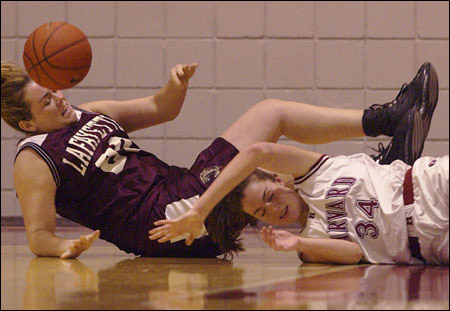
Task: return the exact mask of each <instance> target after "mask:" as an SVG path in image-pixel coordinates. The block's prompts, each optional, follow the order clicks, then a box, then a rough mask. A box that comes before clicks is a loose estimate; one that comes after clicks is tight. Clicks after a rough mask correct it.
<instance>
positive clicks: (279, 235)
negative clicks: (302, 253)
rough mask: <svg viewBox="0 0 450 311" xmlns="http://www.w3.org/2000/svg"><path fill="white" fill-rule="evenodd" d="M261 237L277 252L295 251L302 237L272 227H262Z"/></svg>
mask: <svg viewBox="0 0 450 311" xmlns="http://www.w3.org/2000/svg"><path fill="white" fill-rule="evenodd" d="M259 235H260V237H261V239H262V240H263V241H264V242H265V243H266V244H267V245H269V246H270V247H271V248H273V249H274V250H276V251H282V252H289V251H295V250H297V249H296V248H297V246H298V244H299V243H300V237H298V236H296V235H294V234H292V233H290V232H288V231H285V230H275V229H273V227H272V226H269V227H268V228H267V227H262V228H261V230H260V231H259Z"/></svg>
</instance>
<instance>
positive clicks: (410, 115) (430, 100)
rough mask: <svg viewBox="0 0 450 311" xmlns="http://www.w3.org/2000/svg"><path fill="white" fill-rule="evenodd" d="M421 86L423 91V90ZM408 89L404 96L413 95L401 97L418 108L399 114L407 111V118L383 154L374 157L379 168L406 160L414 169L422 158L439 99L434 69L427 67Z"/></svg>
mask: <svg viewBox="0 0 450 311" xmlns="http://www.w3.org/2000/svg"><path fill="white" fill-rule="evenodd" d="M418 81H420V82H418ZM419 86H421V87H422V88H421V89H420V90H419V89H418V87H419ZM406 89H407V90H406V91H403V94H405V92H406V93H409V95H403V94H402V95H400V97H401V98H405V97H408V100H409V101H411V102H413V103H414V105H412V106H411V107H410V108H409V109H408V110H406V111H403V109H398V110H397V111H403V116H402V117H401V118H400V119H399V120H398V121H397V122H396V125H395V129H394V133H393V136H394V137H393V138H392V140H391V142H390V144H389V145H388V146H387V147H386V148H384V147H383V145H382V144H381V143H380V144H379V147H378V148H379V152H380V153H379V154H378V155H376V156H373V158H374V159H375V160H376V161H378V163H379V164H390V163H392V162H393V161H395V160H402V161H403V162H405V163H407V164H409V165H412V164H413V163H414V162H415V161H416V160H417V159H418V158H419V157H420V156H421V154H422V151H423V147H424V144H425V139H426V138H427V135H428V132H429V130H430V125H431V118H432V117H433V112H434V110H435V108H436V105H437V102H438V96H439V82H438V77H437V74H436V71H435V70H434V67H433V66H432V65H431V64H430V63H425V64H423V65H422V67H420V70H419V72H418V73H417V76H416V78H414V80H413V81H412V82H411V83H410V84H408V86H406ZM402 90H403V88H402ZM408 90H410V91H408ZM400 93H402V91H401V92H400ZM413 94H414V97H412V96H413ZM398 97H399V96H398Z"/></svg>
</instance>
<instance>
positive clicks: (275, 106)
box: [254, 98, 286, 116]
mask: <svg viewBox="0 0 450 311" xmlns="http://www.w3.org/2000/svg"><path fill="white" fill-rule="evenodd" d="M285 104H286V101H284V100H281V99H272V98H267V99H264V100H263V101H260V102H259V103H257V104H256V105H255V106H254V108H255V110H257V111H258V112H261V113H263V114H264V115H271V116H279V115H280V114H281V112H282V110H283V107H284V106H285Z"/></svg>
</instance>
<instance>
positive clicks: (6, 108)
mask: <svg viewBox="0 0 450 311" xmlns="http://www.w3.org/2000/svg"><path fill="white" fill-rule="evenodd" d="M30 81H31V79H30V77H29V76H28V74H27V72H26V71H25V70H24V69H22V68H20V67H19V66H17V65H16V64H14V63H11V62H8V61H2V119H3V120H4V121H5V122H6V123H8V124H9V125H10V126H11V127H13V128H14V129H16V130H18V131H20V132H25V131H24V130H22V129H21V128H20V127H19V122H20V121H22V120H26V121H29V120H31V118H32V116H31V106H30V105H29V104H28V103H27V102H26V101H25V99H24V93H25V92H24V89H25V87H26V86H27V84H28V83H29V82H30Z"/></svg>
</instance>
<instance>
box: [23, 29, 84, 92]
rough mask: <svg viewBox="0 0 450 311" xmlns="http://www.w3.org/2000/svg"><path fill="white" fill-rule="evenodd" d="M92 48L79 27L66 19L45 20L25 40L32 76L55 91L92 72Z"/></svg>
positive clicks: (26, 60)
mask: <svg viewBox="0 0 450 311" xmlns="http://www.w3.org/2000/svg"><path fill="white" fill-rule="evenodd" d="M91 61H92V50H91V45H90V44H89V41H88V39H87V38H86V36H85V35H84V33H83V32H82V31H81V30H80V29H78V28H77V27H75V26H73V25H71V24H68V23H65V22H52V23H46V24H43V25H41V26H39V27H38V28H36V30H34V31H33V33H32V34H31V35H30V36H29V37H28V39H27V41H26V42H25V46H24V50H23V63H24V65H25V69H26V70H27V72H28V74H29V75H30V77H31V78H32V79H33V80H34V81H35V82H36V83H37V84H39V85H41V86H43V87H45V88H47V89H50V90H52V91H56V90H63V89H68V88H71V87H73V86H75V85H77V84H78V83H80V82H81V81H82V80H83V79H84V77H85V76H86V75H87V73H88V72H89V69H90V68H91Z"/></svg>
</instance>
